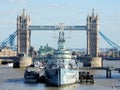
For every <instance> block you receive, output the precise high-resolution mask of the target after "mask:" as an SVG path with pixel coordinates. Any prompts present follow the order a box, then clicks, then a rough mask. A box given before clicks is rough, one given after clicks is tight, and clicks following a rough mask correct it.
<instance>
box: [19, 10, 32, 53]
mask: <svg viewBox="0 0 120 90" xmlns="http://www.w3.org/2000/svg"><path fill="white" fill-rule="evenodd" d="M29 25H30V16H28V15H27V14H26V12H25V9H23V11H22V14H21V15H18V16H17V53H18V54H21V53H22V54H24V55H28V53H29V48H30V33H31V32H30V30H29Z"/></svg>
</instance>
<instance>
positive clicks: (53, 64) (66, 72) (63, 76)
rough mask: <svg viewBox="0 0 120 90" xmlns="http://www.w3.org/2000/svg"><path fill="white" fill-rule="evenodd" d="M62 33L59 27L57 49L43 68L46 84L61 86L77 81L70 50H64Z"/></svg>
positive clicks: (75, 64)
mask: <svg viewBox="0 0 120 90" xmlns="http://www.w3.org/2000/svg"><path fill="white" fill-rule="evenodd" d="M64 44H65V39H64V31H63V27H62V26H61V30H60V32H59V39H58V49H57V50H55V51H54V53H53V56H52V58H51V59H49V60H48V62H47V64H46V68H45V79H46V83H49V84H52V85H55V86H61V85H66V84H73V83H76V82H77V81H78V70H77V67H78V66H77V63H76V60H75V58H73V57H72V54H71V52H70V50H68V49H65V45H64Z"/></svg>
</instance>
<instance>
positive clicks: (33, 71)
mask: <svg viewBox="0 0 120 90" xmlns="http://www.w3.org/2000/svg"><path fill="white" fill-rule="evenodd" d="M41 76H44V68H43V67H41V66H35V65H30V66H28V67H26V69H25V72H24V80H25V82H26V83H36V82H38V81H39V79H40V77H41Z"/></svg>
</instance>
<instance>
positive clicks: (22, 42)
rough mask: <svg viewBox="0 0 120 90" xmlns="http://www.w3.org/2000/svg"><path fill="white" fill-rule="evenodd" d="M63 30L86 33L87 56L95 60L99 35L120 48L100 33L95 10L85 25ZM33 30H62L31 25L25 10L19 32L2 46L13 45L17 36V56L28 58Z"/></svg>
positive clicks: (71, 26)
mask: <svg viewBox="0 0 120 90" xmlns="http://www.w3.org/2000/svg"><path fill="white" fill-rule="evenodd" d="M63 28H64V30H66V31H67V30H71V31H86V35H87V40H86V41H87V45H86V46H87V54H88V55H90V56H92V57H93V58H94V57H98V52H99V33H100V35H101V36H102V37H103V38H104V39H105V40H106V41H107V42H108V43H109V44H110V45H112V46H114V47H118V46H117V45H116V44H115V43H113V42H112V41H111V40H109V39H108V38H106V37H105V36H104V35H103V34H102V33H101V32H100V31H99V16H98V15H95V13H94V10H92V14H91V15H88V16H87V19H86V24H85V25H64V26H63ZM31 30H42V31H55V30H60V26H59V25H31V19H30V16H28V15H27V13H26V12H25V10H24V9H23V11H22V14H21V15H18V16H17V31H15V32H14V33H13V34H11V35H10V36H9V37H8V38H7V39H5V40H4V41H3V42H2V43H0V44H3V46H5V45H7V44H8V43H9V41H11V45H13V44H12V43H13V41H12V40H14V38H15V36H17V54H18V55H19V54H25V55H26V56H27V55H28V54H29V49H30V47H31ZM77 43H78V42H77ZM97 60H98V62H97ZM93 62H95V63H96V64H97V63H101V62H100V60H99V58H94V59H93ZM18 63H19V62H18ZM22 63H24V62H22ZM85 63H86V62H85Z"/></svg>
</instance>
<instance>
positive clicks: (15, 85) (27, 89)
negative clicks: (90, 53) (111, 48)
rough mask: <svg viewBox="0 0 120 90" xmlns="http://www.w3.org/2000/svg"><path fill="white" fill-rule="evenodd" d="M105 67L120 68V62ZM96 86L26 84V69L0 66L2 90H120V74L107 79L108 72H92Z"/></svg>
mask: <svg viewBox="0 0 120 90" xmlns="http://www.w3.org/2000/svg"><path fill="white" fill-rule="evenodd" d="M103 66H111V67H120V61H106V60H104V62H103ZM91 72H92V73H93V75H94V84H90V83H89V82H88V83H82V84H73V85H68V86H63V87H54V86H50V85H46V84H44V83H24V69H13V68H12V67H10V66H7V65H1V66H0V90H120V73H118V72H117V71H112V78H110V79H106V71H91Z"/></svg>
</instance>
